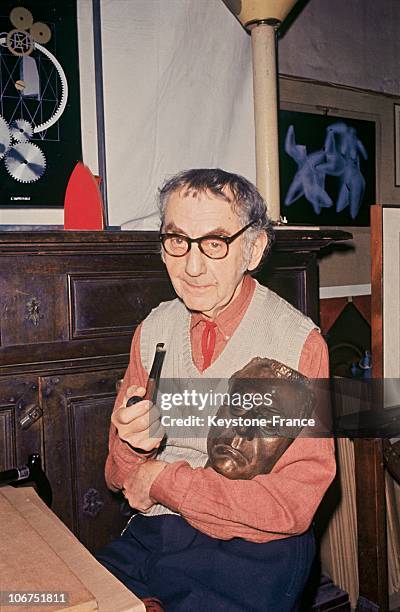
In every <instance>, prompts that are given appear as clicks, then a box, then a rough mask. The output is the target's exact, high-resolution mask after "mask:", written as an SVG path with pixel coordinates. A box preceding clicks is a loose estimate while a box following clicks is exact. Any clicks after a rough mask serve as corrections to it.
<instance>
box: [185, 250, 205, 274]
mask: <svg viewBox="0 0 400 612" xmlns="http://www.w3.org/2000/svg"><path fill="white" fill-rule="evenodd" d="M204 259H205V255H203V254H202V252H201V251H200V249H199V246H198V245H197V244H192V247H191V249H190V251H189V252H188V254H187V255H186V266H185V272H186V273H187V274H188V275H189V276H200V274H204V272H205V271H206V262H205V261H204Z"/></svg>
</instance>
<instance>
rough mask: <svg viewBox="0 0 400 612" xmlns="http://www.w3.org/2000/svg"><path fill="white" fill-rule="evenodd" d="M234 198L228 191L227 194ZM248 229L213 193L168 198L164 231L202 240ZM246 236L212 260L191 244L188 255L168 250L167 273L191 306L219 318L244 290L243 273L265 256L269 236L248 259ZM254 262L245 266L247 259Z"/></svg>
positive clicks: (258, 241) (176, 194) (178, 193)
mask: <svg viewBox="0 0 400 612" xmlns="http://www.w3.org/2000/svg"><path fill="white" fill-rule="evenodd" d="M226 195H227V196H228V197H230V194H229V192H227V194H226ZM242 227H243V223H242V222H241V221H240V219H239V217H238V215H237V214H236V213H235V212H234V211H233V210H232V205H231V203H230V202H228V201H226V200H224V199H223V198H221V197H217V196H215V195H214V194H212V193H210V192H197V193H194V192H193V191H189V192H188V191H187V190H185V189H182V190H181V191H175V192H173V193H172V194H171V195H170V197H169V199H168V202H167V206H166V211H165V219H164V225H163V230H162V231H163V232H174V233H178V234H182V235H184V236H189V237H190V238H200V237H201V236H206V235H208V234H217V235H221V236H232V235H233V234H235V233H236V232H237V231H239V230H240V229H241V228H242ZM243 239H244V237H243V235H241V236H239V237H238V238H237V239H236V240H234V241H233V242H232V243H231V244H230V245H229V253H228V255H227V256H226V257H225V258H224V259H218V260H217V259H210V258H208V257H207V256H206V255H204V254H203V253H201V251H200V250H199V247H198V244H192V247H191V249H190V251H189V252H188V253H187V254H186V255H184V256H183V257H173V256H171V255H168V253H166V252H164V253H163V257H164V261H165V265H166V267H167V271H168V274H169V276H170V278H171V282H172V284H173V286H174V289H175V291H176V293H177V295H178V296H179V297H180V298H181V299H182V300H183V302H184V304H185V305H186V307H187V308H188V309H189V310H192V311H198V312H201V313H203V314H204V315H205V316H207V317H209V318H211V319H214V318H215V317H216V316H217V314H218V313H219V312H221V311H222V310H223V309H224V308H225V307H226V306H228V304H229V303H230V302H231V301H232V300H233V299H234V298H235V297H236V296H237V295H238V294H239V292H240V287H241V284H242V281H243V276H244V273H245V271H246V269H247V267H248V269H250V270H251V269H254V268H255V267H256V266H257V265H258V263H259V260H260V259H261V255H262V252H263V250H264V248H263V245H264V246H265V243H266V238H265V237H264V236H261V237H260V238H257V239H256V243H255V245H254V247H253V249H252V254H251V256H250V257H249V258H246V257H245V254H244V253H243ZM249 259H250V262H249V264H248V266H246V265H245V264H246V261H249Z"/></svg>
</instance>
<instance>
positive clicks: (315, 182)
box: [285, 125, 332, 215]
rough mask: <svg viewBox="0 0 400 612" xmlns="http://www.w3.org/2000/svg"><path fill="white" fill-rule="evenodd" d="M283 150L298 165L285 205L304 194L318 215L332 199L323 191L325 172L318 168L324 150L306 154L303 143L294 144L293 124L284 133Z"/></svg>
mask: <svg viewBox="0 0 400 612" xmlns="http://www.w3.org/2000/svg"><path fill="white" fill-rule="evenodd" d="M285 151H286V153H287V154H288V155H290V157H291V158H292V159H294V161H295V162H296V164H297V167H298V170H297V172H296V174H295V177H294V179H293V181H292V183H291V184H290V186H289V189H288V192H287V194H286V197H285V204H286V206H290V204H292V203H293V202H295V201H296V200H298V199H299V198H301V197H302V196H305V198H306V199H307V200H308V202H310V204H312V206H313V207H314V211H315V213H316V214H317V215H319V213H320V212H321V208H323V207H330V206H332V200H331V198H330V197H329V195H328V194H327V193H326V191H325V172H324V171H323V170H322V169H321V170H320V169H319V166H320V165H321V164H322V162H323V161H324V160H325V153H324V151H315V152H314V153H310V154H309V155H308V154H307V147H306V146H305V145H298V144H296V137H295V133H294V127H293V125H290V126H289V129H288V131H287V134H286V139H285Z"/></svg>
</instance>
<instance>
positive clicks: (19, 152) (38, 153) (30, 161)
mask: <svg viewBox="0 0 400 612" xmlns="http://www.w3.org/2000/svg"><path fill="white" fill-rule="evenodd" d="M4 163H5V165H6V168H7V171H8V172H9V174H10V175H11V176H12V177H13V179H15V180H16V181H19V182H20V183H34V182H35V181H37V180H39V179H40V177H41V176H42V175H43V173H44V171H45V169H46V158H45V156H44V154H43V151H42V150H41V149H39V147H38V146H36V145H35V144H33V143H32V142H20V143H18V144H16V145H14V146H12V147H11V148H10V149H9V150H8V151H7V154H6V156H5V158H4Z"/></svg>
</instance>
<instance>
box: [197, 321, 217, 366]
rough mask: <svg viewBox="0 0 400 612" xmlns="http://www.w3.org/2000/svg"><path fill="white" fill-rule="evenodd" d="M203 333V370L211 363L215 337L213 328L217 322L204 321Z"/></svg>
mask: <svg viewBox="0 0 400 612" xmlns="http://www.w3.org/2000/svg"><path fill="white" fill-rule="evenodd" d="M204 323H205V325H204V329H203V335H202V337H201V352H202V353H203V359H204V362H203V370H206V369H207V368H208V367H209V365H210V364H211V359H212V356H213V354H214V349H215V340H216V337H217V334H216V331H215V328H216V327H217V324H216V323H214V322H213V321H204Z"/></svg>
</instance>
